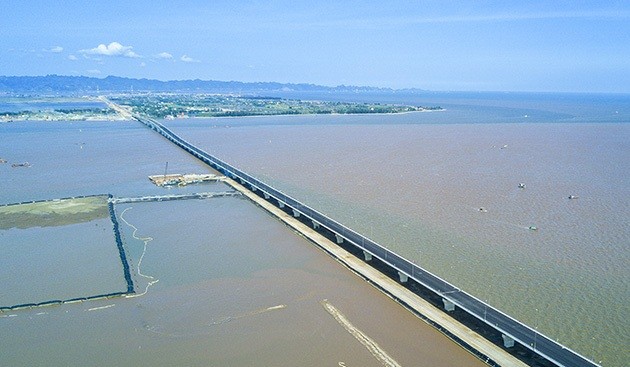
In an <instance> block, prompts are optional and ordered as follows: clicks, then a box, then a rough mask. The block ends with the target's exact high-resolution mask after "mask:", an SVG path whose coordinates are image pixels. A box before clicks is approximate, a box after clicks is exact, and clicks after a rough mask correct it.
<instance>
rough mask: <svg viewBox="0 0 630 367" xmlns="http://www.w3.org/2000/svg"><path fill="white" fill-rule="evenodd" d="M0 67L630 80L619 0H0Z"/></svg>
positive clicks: (396, 79)
mask: <svg viewBox="0 0 630 367" xmlns="http://www.w3.org/2000/svg"><path fill="white" fill-rule="evenodd" d="M0 14H1V16H0V17H1V19H2V23H1V25H0V75H46V74H61V75H86V76H95V77H105V76H107V75H117V76H126V77H134V78H151V79H160V80H172V79H197V78H198V79H205V80H210V79H212V80H237V81H245V82H253V81H277V82H283V83H314V84H322V85H331V86H333V85H340V84H346V85H370V86H379V87H392V88H409V87H415V88H422V89H429V90H463V91H468V90H473V91H476V90H481V91H565V92H623V93H628V92H630V2H629V1H343V0H338V1H300V0H294V1H273V0H270V1H237V0H232V1H221V0H216V1H162V0H153V1H144V0H138V1H133V0H125V1H118V0H110V1H102V2H100V3H98V4H93V3H92V2H88V1H74V0H69V1H62V2H53V1H28V0H25V1H11V0H3V1H2V2H1V3H0Z"/></svg>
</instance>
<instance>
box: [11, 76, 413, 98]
mask: <svg viewBox="0 0 630 367" xmlns="http://www.w3.org/2000/svg"><path fill="white" fill-rule="evenodd" d="M399 91H400V90H399ZM405 91H407V92H411V91H414V90H410V89H407V90H405ZM416 91H420V90H416ZM129 92H180V93H239V94H260V93H269V92H283V93H284V92H289V93H290V92H298V93H299V92H328V93H388V92H389V93H392V92H396V90H393V89H390V88H375V87H356V86H345V85H340V86H336V87H327V86H322V85H315V84H285V83H274V82H260V83H244V82H235V81H230V82H224V81H216V80H199V79H195V80H170V81H160V80H154V79H133V78H122V77H117V76H108V77H106V78H92V77H85V76H63V75H46V76H0V93H2V94H27V95H31V94H37V95H46V94H53V95H76V94H100V93H129Z"/></svg>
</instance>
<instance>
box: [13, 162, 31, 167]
mask: <svg viewBox="0 0 630 367" xmlns="http://www.w3.org/2000/svg"><path fill="white" fill-rule="evenodd" d="M30 166H31V164H30V163H28V162H24V163H13V164H12V165H11V167H13V168H15V167H30Z"/></svg>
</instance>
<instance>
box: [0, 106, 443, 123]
mask: <svg viewBox="0 0 630 367" xmlns="http://www.w3.org/2000/svg"><path fill="white" fill-rule="evenodd" d="M443 111H447V110H446V109H445V108H442V109H439V110H434V109H424V110H421V111H404V112H375V113H296V114H283V113H278V114H251V115H239V116H193V117H175V118H172V119H170V118H163V119H157V120H158V121H165V120H168V121H173V120H199V119H226V118H227V119H236V118H242V117H247V118H252V117H277V116H392V115H407V114H412V113H429V112H443ZM26 121H32V122H46V121H50V122H59V121H67V122H97V121H133V119H132V118H126V117H124V116H120V115H118V114H116V115H111V116H94V117H83V116H77V117H68V116H52V115H47V116H45V117H43V118H33V116H29V117H26V118H20V117H18V118H10V119H7V118H5V117H3V115H2V113H0V123H11V122H26Z"/></svg>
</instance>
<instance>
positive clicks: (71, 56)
mask: <svg viewBox="0 0 630 367" xmlns="http://www.w3.org/2000/svg"><path fill="white" fill-rule="evenodd" d="M68 60H73V61H74V60H78V59H77V57H76V56H74V55H68Z"/></svg>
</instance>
